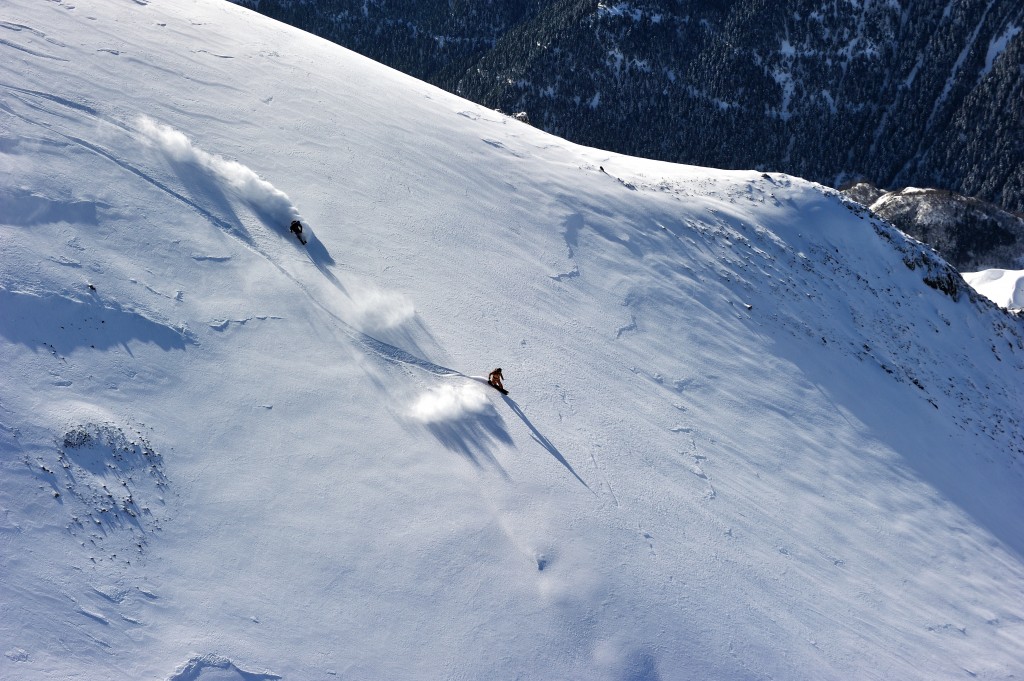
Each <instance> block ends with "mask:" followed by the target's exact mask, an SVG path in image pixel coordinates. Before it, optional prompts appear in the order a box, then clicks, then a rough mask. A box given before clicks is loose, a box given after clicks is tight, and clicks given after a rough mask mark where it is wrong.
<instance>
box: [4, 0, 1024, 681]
mask: <svg viewBox="0 0 1024 681" xmlns="http://www.w3.org/2000/svg"><path fill="white" fill-rule="evenodd" d="M681 123H682V124H685V122H681ZM296 216H297V217H300V219H301V220H302V221H303V223H304V224H305V225H306V228H307V230H308V231H307V235H308V236H309V237H310V238H309V243H308V245H307V246H302V245H301V244H300V243H299V242H298V240H297V239H295V237H294V236H292V235H291V234H289V233H288V223H289V222H290V220H291V219H293V218H294V217H296ZM0 254H2V255H0V463H2V468H0V646H2V649H0V678H3V679H25V680H35V679H63V678H86V679H106V678H111V679H173V680H174V681H197V680H198V681H202V680H205V681H210V680H211V679H221V680H222V679H232V680H234V679H249V680H251V679H274V678H279V677H280V678H285V679H302V680H305V679H332V678H344V679H413V678H416V679H444V678H463V679H511V678H523V679H581V680H582V679H588V680H589V679H648V680H650V679H762V678H765V679H766V678H775V679H854V678H879V679H881V678H885V679H890V678H892V679H895V678H899V679H936V678H964V677H973V678H983V679H1003V678H1008V677H1010V676H1012V675H1014V674H1019V673H1020V672H1021V670H1022V669H1024V565H1022V559H1024V525H1022V523H1021V522H1020V519H1021V518H1022V517H1024V479H1022V466H1021V456H1022V454H1021V449H1022V447H1024V444H1022V443H1024V431H1022V428H1021V424H1020V421H1019V414H1020V405H1021V404H1024V394H1022V393H1024V387H1022V386H1024V382H1022V380H1021V379H1022V369H1024V367H1022V360H1024V349H1022V347H1024V344H1022V340H1021V336H1022V334H1021V330H1020V325H1019V320H1017V319H1016V318H1014V317H1011V316H1009V315H1007V314H1006V313H1004V312H1002V311H1000V310H999V309H997V308H996V306H994V305H992V304H990V303H989V302H988V301H985V300H983V299H981V298H980V297H978V296H976V295H975V294H973V292H972V291H971V290H970V289H969V288H967V287H966V286H965V285H964V283H963V281H962V280H960V278H959V276H958V275H956V274H955V273H952V272H951V271H950V270H949V268H948V267H946V266H945V265H944V263H942V262H941V261H938V260H937V258H936V257H935V256H934V255H932V254H931V253H930V252H928V251H925V250H924V249H923V248H922V247H921V246H920V245H918V244H916V243H912V242H909V241H907V240H906V239H905V238H904V237H903V236H902V235H901V234H899V233H898V232H896V231H895V230H894V229H892V228H891V227H889V226H888V225H886V224H884V223H881V222H878V221H877V220H875V219H873V218H872V217H871V216H870V215H869V214H867V213H866V212H865V211H863V209H861V208H859V207H858V206H856V205H852V204H851V205H847V204H845V203H844V202H843V201H842V200H841V199H840V198H839V197H838V196H837V195H836V194H835V193H834V192H832V191H830V190H826V189H824V188H822V187H820V186H817V185H813V184H810V183H807V182H804V181H802V180H798V179H794V178H790V177H787V176H783V175H778V174H765V175H762V174H761V173H756V172H726V171H716V170H708V169H702V168H694V167H685V166H674V165H669V164H662V163H654V162H648V161H642V160H638V159H631V158H625V157H621V156H615V155H613V154H608V153H605V152H601V151H598V150H594V149H584V148H580V147H576V146H573V145H570V144H568V143H566V142H563V141H561V140H559V139H556V138H553V137H551V136H548V135H545V134H543V133H541V132H539V131H537V130H534V129H533V128H530V127H528V126H526V125H524V124H521V123H518V122H516V121H513V120H511V119H509V118H506V117H504V116H502V115H500V114H498V113H495V112H492V111H488V110H486V109H482V108H480V107H477V106H475V105H472V104H469V103H467V102H465V101H463V100H460V99H457V98H455V97H452V96H450V95H447V94H445V93H443V92H441V91H439V90H436V89H434V88H432V87H429V86H426V85H423V84H420V83H418V82H416V81H413V80H411V79H409V78H407V77H404V76H401V75H399V74H396V73H394V72H392V71H389V70H387V69H385V68H383V67H380V66H378V65H375V64H373V63H372V62H369V61H367V60H364V59H362V58H360V57H357V56H355V55H353V54H351V53H349V52H347V51H345V50H342V49H340V48H337V47H334V46H332V45H329V44H328V43H325V42H323V41H321V40H318V39H316V38H312V37H309V36H307V35H305V34H302V33H300V32H298V31H296V30H294V29H290V28H287V27H284V26H281V25H278V24H274V23H272V22H269V21H267V20H265V19H263V18H261V17H258V16H256V15H254V14H252V13H249V12H247V11H244V10H241V9H239V8H238V7H236V6H233V5H231V4H229V3H226V2H214V1H213V0H203V1H195V2H188V1H184V0H174V1H173V2H172V1H170V0H160V1H153V2H149V3H146V2H141V1H138V2H129V1H127V0H108V1H101V0H94V1H88V2H78V3H72V2H50V1H47V2H42V1H39V0H13V1H11V0H9V1H8V2H6V3H4V6H3V12H2V16H0ZM497 366H501V367H502V368H503V370H504V375H505V377H506V387H508V388H509V389H510V394H509V395H508V396H507V397H505V396H502V395H501V394H500V393H498V392H497V391H494V390H492V389H491V388H490V387H488V386H487V385H486V384H485V381H484V380H483V379H482V378H480V377H481V376H486V375H487V373H488V372H489V371H490V370H491V369H493V368H495V367H497Z"/></svg>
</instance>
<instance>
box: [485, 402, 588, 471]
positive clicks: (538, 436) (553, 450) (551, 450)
mask: <svg viewBox="0 0 1024 681" xmlns="http://www.w3.org/2000/svg"><path fill="white" fill-rule="evenodd" d="M501 398H502V399H503V400H505V403H506V404H507V405H508V406H509V407H510V408H511V409H512V411H513V412H514V413H515V415H516V416H518V417H519V418H520V420H521V421H522V422H523V424H524V425H525V426H526V427H527V428H529V429H530V435H531V436H533V439H534V440H536V441H537V443H538V444H539V445H540V446H541V447H543V448H544V449H546V450H548V454H550V455H551V456H553V457H555V459H556V460H557V461H558V463H560V464H562V465H563V466H565V469H566V470H567V471H569V472H570V473H572V475H573V477H574V478H576V479H577V480H579V481H580V484H581V485H583V486H584V487H586V488H587V489H590V485H588V484H587V483H586V482H584V481H583V478H581V477H580V476H579V474H577V473H576V471H575V470H574V469H573V467H572V465H571V464H570V463H569V462H568V461H566V460H565V457H564V456H562V453H561V452H560V451H558V448H557V447H555V445H553V444H552V443H551V440H549V439H547V438H546V437H544V434H543V433H541V432H540V431H539V430H537V427H536V426H534V425H533V423H531V422H530V419H528V418H526V414H524V413H523V410H522V409H520V407H519V405H518V404H516V402H515V400H513V399H512V398H511V397H509V396H508V395H502V396H501Z"/></svg>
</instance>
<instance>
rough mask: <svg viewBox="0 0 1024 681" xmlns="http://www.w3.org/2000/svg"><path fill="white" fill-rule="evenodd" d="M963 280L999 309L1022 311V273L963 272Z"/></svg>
mask: <svg viewBox="0 0 1024 681" xmlns="http://www.w3.org/2000/svg"><path fill="white" fill-rule="evenodd" d="M964 280H965V281H966V282H967V283H968V284H970V285H971V286H972V287H974V289H975V290H976V291H977V292H978V293H980V294H981V295H983V296H985V297H986V298H988V299H989V300H991V301H992V302H993V303H995V304H996V305H998V306H999V307H1005V308H1008V309H1010V310H1024V271H1021V270H1016V271H1014V270H1000V269H994V270H984V271H982V272H965V273H964Z"/></svg>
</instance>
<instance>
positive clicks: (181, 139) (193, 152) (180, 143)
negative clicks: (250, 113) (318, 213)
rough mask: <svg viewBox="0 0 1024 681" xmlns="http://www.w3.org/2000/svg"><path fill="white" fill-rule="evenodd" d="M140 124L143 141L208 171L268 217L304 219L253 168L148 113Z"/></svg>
mask: <svg viewBox="0 0 1024 681" xmlns="http://www.w3.org/2000/svg"><path fill="white" fill-rule="evenodd" d="M136 126H137V128H138V130H139V133H140V134H141V135H142V140H143V142H145V143H147V144H150V145H152V146H154V147H156V148H157V149H158V150H159V151H160V152H162V153H163V154H164V155H165V156H166V157H167V159H168V160H170V161H173V162H175V163H190V164H193V165H195V166H197V167H198V168H201V169H202V170H204V171H206V172H208V173H209V174H210V175H211V177H212V178H213V179H214V180H216V181H217V182H218V183H220V184H222V185H223V186H224V187H225V188H226V189H229V190H230V191H233V192H234V193H235V194H236V195H237V196H238V197H239V198H240V199H242V200H243V201H246V202H247V203H249V204H250V205H251V206H252V207H253V209H254V210H256V211H258V212H260V213H262V214H263V215H265V216H266V217H267V218H269V219H271V220H274V221H276V222H277V223H278V224H285V225H287V224H290V223H291V221H292V220H299V219H300V218H301V216H300V215H299V210H298V209H297V208H296V207H295V205H294V204H292V201H291V199H289V198H288V195H287V194H285V193H284V192H283V191H281V190H280V189H278V188H277V187H275V186H274V185H272V184H271V183H269V182H267V181H266V180H264V179H262V178H260V176H259V175H257V174H256V172H255V171H253V170H252V168H249V167H247V166H245V165H243V164H241V163H239V162H238V161H229V160H227V159H226V158H223V157H221V156H217V155H216V154H210V153H208V152H206V151H203V150H202V149H199V148H198V147H196V146H195V145H194V144H193V143H192V141H191V140H190V139H189V138H188V136H186V135H185V133H183V132H181V131H180V130H175V129H174V128H172V127H170V126H167V125H162V124H160V123H157V122H156V121H154V120H153V119H151V118H149V117H148V116H140V117H139V118H138V120H137V121H136Z"/></svg>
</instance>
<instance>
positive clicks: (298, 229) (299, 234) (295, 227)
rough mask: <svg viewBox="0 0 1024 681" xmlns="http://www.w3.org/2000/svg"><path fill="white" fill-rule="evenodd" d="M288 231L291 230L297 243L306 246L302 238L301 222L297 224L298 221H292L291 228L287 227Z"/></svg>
mask: <svg viewBox="0 0 1024 681" xmlns="http://www.w3.org/2000/svg"><path fill="white" fill-rule="evenodd" d="M288 229H289V230H291V233H292V234H294V235H295V236H297V237H299V242H300V243H301V244H302V245H303V246H305V245H306V238H305V237H304V236H302V223H301V222H299V221H298V220H292V226H291V227H289V228H288Z"/></svg>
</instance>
